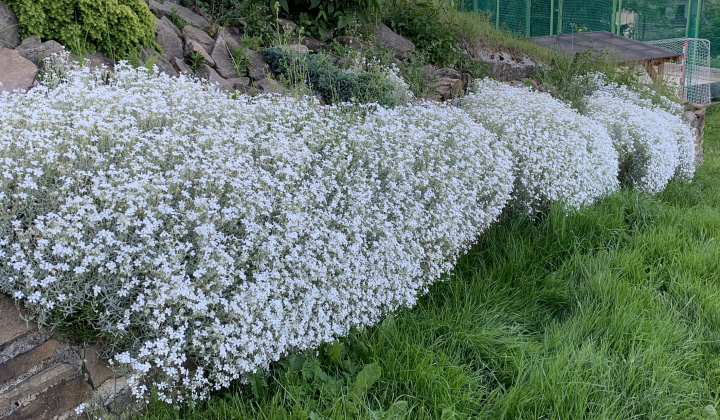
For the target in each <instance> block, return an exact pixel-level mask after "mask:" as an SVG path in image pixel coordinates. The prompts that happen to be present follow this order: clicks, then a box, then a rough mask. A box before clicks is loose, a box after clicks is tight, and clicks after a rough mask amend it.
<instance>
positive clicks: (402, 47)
mask: <svg viewBox="0 0 720 420" xmlns="http://www.w3.org/2000/svg"><path fill="white" fill-rule="evenodd" d="M375 39H377V42H378V43H379V44H381V45H384V46H385V47H387V48H388V49H390V50H393V51H395V55H396V56H398V57H401V58H402V57H406V56H407V55H408V54H409V53H410V51H412V50H414V49H415V44H413V43H412V41H410V40H409V39H407V38H404V37H402V36H400V35H398V34H396V33H395V32H393V31H392V29H390V28H388V27H387V25H383V24H382V23H381V24H380V26H378V27H377V29H376V30H375Z"/></svg>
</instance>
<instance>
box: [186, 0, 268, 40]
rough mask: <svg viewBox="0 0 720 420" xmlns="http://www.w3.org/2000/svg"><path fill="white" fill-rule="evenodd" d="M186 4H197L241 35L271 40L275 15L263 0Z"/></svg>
mask: <svg viewBox="0 0 720 420" xmlns="http://www.w3.org/2000/svg"><path fill="white" fill-rule="evenodd" d="M184 3H185V4H186V5H188V6H197V7H199V8H200V9H201V10H203V12H204V14H205V15H206V16H211V17H212V18H213V19H214V20H215V21H217V23H218V24H219V25H220V26H226V27H231V26H232V27H236V28H238V29H239V30H240V31H241V32H242V34H243V35H245V36H248V37H256V38H260V39H262V41H263V43H268V42H269V41H271V40H272V36H273V28H274V23H275V17H274V14H273V11H272V9H271V8H270V5H269V4H268V3H267V2H265V1H253V0H188V1H186V2H184Z"/></svg>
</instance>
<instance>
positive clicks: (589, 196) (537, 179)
mask: <svg viewBox="0 0 720 420" xmlns="http://www.w3.org/2000/svg"><path fill="white" fill-rule="evenodd" d="M458 104H459V106H460V107H461V108H462V109H464V110H465V111H467V112H468V113H469V114H470V115H471V116H472V118H473V119H474V120H475V121H477V122H479V123H481V124H482V125H483V126H484V127H486V128H488V129H490V130H491V131H493V132H495V133H496V134H498V135H499V136H500V139H501V141H502V142H503V143H504V144H506V145H507V147H508V148H509V149H510V150H511V151H512V154H513V158H514V174H515V189H514V192H513V205H514V206H516V207H517V208H519V209H522V210H525V211H528V212H531V213H532V212H535V211H538V210H540V209H542V208H544V207H546V206H547V205H548V204H549V203H550V202H561V203H564V204H565V205H566V206H567V207H568V208H578V207H580V206H581V205H583V204H590V203H592V202H593V201H594V200H596V199H597V198H599V197H602V196H604V195H607V194H608V193H610V192H612V191H614V190H615V189H616V188H617V187H618V180H617V173H618V154H617V152H616V151H615V149H614V148H613V144H612V140H611V139H610V137H609V135H608V133H607V131H606V130H605V128H604V126H603V125H602V124H600V123H598V122H595V121H593V120H592V119H590V118H588V117H585V116H583V115H580V114H579V113H578V112H577V111H575V110H574V109H572V108H570V107H569V106H567V105H566V104H564V103H563V102H561V101H559V100H557V99H555V98H553V97H552V96H550V95H549V94H547V93H539V92H535V91H531V90H530V89H528V88H524V87H513V86H509V85H506V84H503V83H500V82H498V81H495V80H491V79H483V80H478V81H477V82H476V84H475V86H474V91H473V93H471V94H469V95H467V96H466V97H465V98H463V99H461V100H460V101H459V102H458Z"/></svg>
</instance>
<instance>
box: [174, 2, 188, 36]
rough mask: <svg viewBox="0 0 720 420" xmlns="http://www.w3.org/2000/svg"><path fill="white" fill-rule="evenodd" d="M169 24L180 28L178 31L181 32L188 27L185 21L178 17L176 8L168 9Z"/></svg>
mask: <svg viewBox="0 0 720 420" xmlns="http://www.w3.org/2000/svg"><path fill="white" fill-rule="evenodd" d="M170 22H172V23H173V24H174V25H175V26H177V27H178V28H180V30H182V28H184V27H185V26H186V25H188V23H187V22H185V19H183V18H181V17H180V15H178V9H177V8H176V7H173V8H172V9H170Z"/></svg>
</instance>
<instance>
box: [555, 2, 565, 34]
mask: <svg viewBox="0 0 720 420" xmlns="http://www.w3.org/2000/svg"><path fill="white" fill-rule="evenodd" d="M558 1H559V3H558V30H557V33H558V35H562V32H563V9H564V8H565V0H558Z"/></svg>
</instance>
